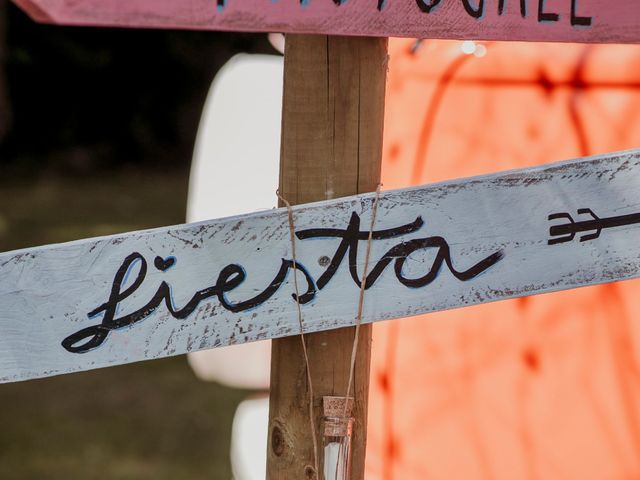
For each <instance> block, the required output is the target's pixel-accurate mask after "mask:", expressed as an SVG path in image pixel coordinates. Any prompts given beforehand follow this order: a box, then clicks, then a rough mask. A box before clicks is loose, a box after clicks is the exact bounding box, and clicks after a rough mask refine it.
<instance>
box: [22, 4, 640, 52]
mask: <svg viewBox="0 0 640 480" xmlns="http://www.w3.org/2000/svg"><path fill="white" fill-rule="evenodd" d="M14 1H15V3H17V4H18V5H20V6H21V7H22V8H23V9H24V10H26V11H27V12H28V13H29V14H30V15H31V16H32V17H33V18H34V19H36V20H38V21H42V22H47V23H55V24H65V25H95V26H122V27H148V28H185V29H201V30H232V31H264V32H267V31H269V32H286V33H318V34H335V35H363V36H391V37H413V38H453V39H472V40H529V41H554V42H590V43H640V2H639V0H348V1H347V0H14Z"/></svg>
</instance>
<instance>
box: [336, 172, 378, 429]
mask: <svg viewBox="0 0 640 480" xmlns="http://www.w3.org/2000/svg"><path fill="white" fill-rule="evenodd" d="M380 187H382V184H381V183H379V184H378V187H377V188H376V196H375V198H374V200H373V207H372V209H371V223H370V225H369V236H368V238H367V251H366V254H365V257H364V271H363V272H362V280H360V297H359V299H358V315H357V317H356V331H355V335H354V338H353V347H352V348H351V366H350V368H349V382H348V383H347V394H346V395H345V397H346V399H347V400H346V401H345V404H344V413H343V414H342V416H343V417H346V416H347V404H348V403H349V400H348V399H349V396H350V395H351V387H352V385H353V376H354V374H355V367H356V357H357V355H358V340H359V337H360V325H361V323H362V310H363V308H364V290H365V286H366V284H367V274H368V273H369V257H370V256H371V243H372V242H371V240H372V239H373V227H374V225H375V223H376V216H377V215H378V203H379V201H380Z"/></svg>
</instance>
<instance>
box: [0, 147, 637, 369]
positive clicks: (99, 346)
mask: <svg viewBox="0 0 640 480" xmlns="http://www.w3.org/2000/svg"><path fill="white" fill-rule="evenodd" d="M639 184H640V151H632V152H623V153H618V154H611V155H608V156H602V157H593V158H590V159H583V160H576V161H570V162H563V163H558V164H552V165H549V166H545V167H539V168H532V169H527V170H520V171H512V172H506V173H500V174H495V175H491V176H485V177H476V178H470V179H466V180H459V181H453V182H446V183H439V184H434V185H431V186H425V187H419V188H410V189H405V190H397V191H389V192H384V193H383V194H382V195H381V197H380V203H379V209H378V216H377V219H376V226H375V231H374V235H373V242H372V254H371V265H370V267H369V272H370V273H369V275H368V278H367V287H368V290H367V293H366V295H365V308H364V319H363V320H364V322H372V321H376V320H382V319H391V318H397V317H403V316H410V315H416V314H420V313H425V312H432V311H436V310H443V309H448V308H455V307H462V306H466V305H472V304H476V303H482V302H491V301H495V300H501V299H507V298H513V297H519V296H525V295H531V294H537V293H544V292H551V291H556V290H562V289H568V288H574V287H579V286H583V285H591V284H597V283H602V282H610V281H615V280H622V279H629V278H635V277H637V276H638V272H639V271H640V242H638V241H637V239H636V236H637V235H638V233H639V232H640V213H638V212H639V211H640V189H638V188H637V186H638V185H639ZM372 202H373V197H372V195H362V196H356V197H348V198H345V199H339V200H333V201H327V202H321V203H315V204H308V205H301V206H299V207H296V208H295V219H296V236H297V239H298V240H297V251H298V264H299V268H300V272H299V284H300V293H301V297H300V300H301V302H302V303H303V305H302V312H303V315H304V323H305V326H306V329H307V331H319V330H327V329H332V328H336V327H342V326H347V325H352V324H354V322H355V317H356V312H357V304H358V293H359V285H360V279H359V275H361V272H362V271H363V261H364V254H365V250H366V248H365V247H366V238H367V235H368V233H367V229H368V225H369V222H370V215H371V209H372ZM292 265H293V262H292V258H291V245H290V240H289V227H288V221H287V212H286V210H283V209H278V210H275V209H274V210H270V211H266V212H259V213H253V214H249V215H242V216H236V217H229V218H226V219H221V220H212V221H207V222H201V223H194V224H188V225H181V226H174V227H168V228H161V229H155V230H148V231H141V232H133V233H129V234H124V235H117V236H110V237H103V238H98V239H89V240H81V241H77V242H71V243H66V244H59V245H49V246H44V247H39V248H33V249H26V250H21V251H15V252H8V253H4V254H2V255H0V380H1V381H2V382H10V381H17V380H25V379H29V378H36V377H43V376H47V375H55V374H62V373H68V372H74V371H79V370H86V369H91V368H99V367H105V366H108V365H116V364H122V363H128V362H135V361H139V360H147V359H153V358H159V357H165V356H169V355H175V354H181V353H185V352H189V351H194V350H199V349H205V348H210V347H217V346H222V345H230V344H236V343H244V342H250V341H254V340H260V339H266V338H275V337H281V336H287V335H295V334H297V333H298V330H299V327H298V320H297V310H296V302H295V301H294V298H292V295H293V281H292V274H291V267H292Z"/></svg>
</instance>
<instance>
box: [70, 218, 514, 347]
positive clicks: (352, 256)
mask: <svg viewBox="0 0 640 480" xmlns="http://www.w3.org/2000/svg"><path fill="white" fill-rule="evenodd" d="M423 225H424V222H423V220H422V218H421V217H418V218H416V219H415V220H414V221H413V222H411V223H408V224H406V225H402V226H400V227H396V228H390V229H386V230H374V231H373V232H372V240H373V241H380V240H389V239H394V238H397V237H400V236H402V235H406V234H410V233H414V232H417V231H418V230H420V229H421V228H422V226H423ZM296 236H297V238H298V239H299V240H306V239H311V238H316V239H322V238H324V239H327V238H335V239H340V243H339V245H338V247H337V248H336V250H335V252H334V254H333V257H332V258H331V259H329V260H328V263H327V264H326V268H325V270H324V272H323V273H322V275H320V277H318V279H317V280H316V279H314V278H313V277H312V276H311V274H310V273H309V272H308V271H307V269H306V268H305V267H304V265H303V264H301V263H300V262H294V261H293V260H288V259H284V258H283V259H281V262H280V267H279V269H278V271H277V273H276V275H275V277H274V278H273V280H272V281H271V283H269V285H267V287H266V288H265V289H264V290H263V291H262V292H260V293H259V294H257V295H255V296H254V297H252V298H249V299H247V300H244V301H241V302H235V303H234V302H232V301H231V300H229V299H228V298H227V295H226V294H227V293H228V292H230V291H232V290H234V289H235V288H237V287H238V286H239V285H240V284H242V283H243V282H244V280H245V279H246V273H245V269H244V268H243V267H242V265H238V264H229V265H227V266H225V267H224V268H223V269H222V270H221V271H220V272H219V274H218V278H217V280H216V282H215V283H214V284H213V285H211V286H208V287H206V288H203V289H202V290H199V291H197V292H196V293H195V294H194V295H193V297H192V298H191V299H190V300H189V301H188V302H187V303H186V304H185V305H184V306H183V307H182V308H176V307H175V305H174V301H173V298H172V296H171V286H170V285H169V284H168V283H167V282H165V281H162V282H160V285H159V286H158V288H157V290H156V292H155V294H154V295H153V297H152V298H151V299H150V300H149V301H148V302H147V303H146V304H145V305H144V306H143V307H141V308H139V309H138V310H136V311H134V312H131V313H129V314H127V315H122V316H117V313H118V311H119V307H120V304H121V302H122V301H124V300H125V299H126V298H128V297H130V296H131V295H132V294H133V293H134V292H135V291H136V290H138V289H139V288H140V286H141V285H142V284H143V282H144V281H145V278H146V275H147V270H148V268H149V267H148V265H147V261H146V260H145V258H144V257H143V256H142V255H141V254H140V253H138V252H133V253H131V254H130V255H129V256H127V257H126V258H125V259H124V261H123V262H122V265H120V267H119V268H118V270H117V272H116V274H115V276H114V279H113V283H112V285H111V292H110V294H109V298H108V300H107V301H106V302H105V303H103V304H102V305H100V306H98V307H97V308H95V309H94V310H92V311H91V312H89V314H88V317H89V318H94V317H96V316H99V315H102V322H101V323H100V324H98V325H92V326H90V327H86V328H83V329H82V330H79V331H77V332H76V333H74V334H72V335H70V336H68V337H67V338H65V339H64V340H63V341H62V346H63V347H64V348H65V349H66V350H67V351H69V352H72V353H84V352H88V351H90V350H92V349H94V348H97V347H99V346H100V345H102V343H104V341H105V340H106V339H107V336H108V335H109V332H111V331H112V330H117V329H121V328H124V327H128V326H131V325H133V324H135V323H137V322H140V321H141V320H143V319H145V318H147V317H148V316H150V315H151V314H153V313H154V312H155V311H156V310H157V309H158V308H159V307H160V306H161V305H162V304H164V307H165V308H166V310H167V311H168V312H169V314H170V315H171V316H172V317H173V318H175V319H185V318H187V317H188V316H189V315H191V314H192V313H193V312H194V311H195V309H196V308H197V307H198V305H199V304H200V303H201V302H203V301H205V300H207V299H209V298H213V297H216V298H217V300H218V302H219V303H220V305H222V307H224V308H225V309H226V310H228V311H230V312H234V313H238V312H242V311H245V310H248V309H251V308H254V307H257V306H260V305H262V304H263V303H264V302H266V301H267V300H269V299H270V298H271V297H272V296H273V295H274V294H275V293H276V292H277V291H278V290H279V289H280V287H281V286H282V284H283V283H284V282H285V281H286V279H287V276H288V273H289V270H291V269H297V270H298V271H300V272H302V274H303V275H304V278H305V281H306V291H305V292H304V293H302V294H301V295H300V296H299V297H296V295H295V294H294V295H292V296H293V299H294V300H297V301H299V302H300V304H305V303H308V302H310V301H311V300H313V299H314V298H315V296H316V295H317V293H318V290H322V289H323V288H325V287H326V286H327V285H328V284H329V282H330V281H331V279H332V278H333V277H334V275H335V274H336V272H337V271H338V268H339V267H340V265H341V264H342V263H343V262H344V259H345V257H346V258H347V265H348V269H349V273H350V276H351V278H352V279H353V281H354V283H355V284H356V286H357V287H358V288H360V286H361V279H360V277H359V276H358V271H357V257H358V246H359V244H360V242H363V241H365V242H366V241H367V239H368V238H369V232H368V231H362V230H360V217H359V216H358V215H357V214H356V213H352V214H351V218H350V220H349V224H348V225H347V227H346V228H344V229H339V228H311V229H307V230H301V231H298V232H296ZM432 248H435V249H437V252H436V254H435V257H434V259H433V261H432V263H431V267H430V268H429V270H428V271H427V272H426V273H425V274H424V275H422V276H421V277H418V278H408V277H407V276H406V275H405V273H404V265H405V263H406V261H407V259H408V257H409V256H410V255H411V254H412V253H414V252H417V251H420V250H425V249H432ZM503 256H504V254H503V252H502V250H499V251H497V252H495V253H493V254H491V255H489V256H488V257H486V258H484V259H482V260H481V261H479V262H478V263H476V264H475V265H473V266H471V267H470V268H469V269H467V270H462V271H459V270H457V269H456V268H455V267H454V266H453V261H452V260H451V251H450V248H449V244H448V243H447V241H446V240H445V239H444V238H443V237H439V236H432V237H424V238H414V239H411V240H406V241H403V242H400V243H398V244H397V245H394V246H393V247H391V248H390V249H389V250H387V252H386V253H385V254H384V255H382V257H381V258H380V259H379V260H378V261H377V263H376V264H375V265H373V268H372V269H371V271H370V273H369V274H368V275H367V277H366V279H365V288H367V289H368V288H371V287H372V286H373V285H374V284H375V282H376V280H377V279H378V278H379V277H380V275H381V274H382V273H383V272H384V271H385V269H386V268H387V266H389V265H390V264H391V263H393V268H394V271H395V276H396V278H397V280H398V281H399V282H400V283H401V284H402V285H404V286H406V287H409V288H420V287H424V286H426V285H429V284H430V283H431V282H433V281H434V280H435V279H436V278H437V276H438V274H439V272H440V269H441V268H442V265H443V264H446V266H447V268H448V269H449V271H450V272H451V273H452V274H453V276H454V277H455V278H456V279H457V280H459V281H462V282H465V281H468V280H471V279H472V278H474V277H476V276H477V275H479V274H480V273H482V272H484V271H485V270H487V269H488V268H490V267H491V266H493V265H494V264H496V263H497V262H499V261H500V260H501V259H502V258H503ZM176 261H177V260H176V259H175V258H174V257H168V258H166V259H165V258H162V257H156V258H155V260H154V267H155V268H156V269H157V270H159V271H160V272H164V271H166V270H168V269H169V268H171V267H172V266H173V265H174V264H175V263H176ZM136 265H137V266H138V268H137V275H136V277H135V279H134V280H133V281H132V282H131V284H130V285H129V286H126V287H125V284H126V283H127V277H128V275H129V273H130V272H131V271H132V270H133V269H134V268H135V266H136Z"/></svg>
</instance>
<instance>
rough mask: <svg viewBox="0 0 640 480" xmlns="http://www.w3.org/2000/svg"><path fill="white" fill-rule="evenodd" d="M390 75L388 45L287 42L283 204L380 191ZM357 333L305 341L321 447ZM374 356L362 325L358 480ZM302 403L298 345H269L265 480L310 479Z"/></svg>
mask: <svg viewBox="0 0 640 480" xmlns="http://www.w3.org/2000/svg"><path fill="white" fill-rule="evenodd" d="M386 71H387V40H386V39H384V38H367V37H332V36H305V35H288V36H287V40H286V48H285V69H284V75H285V77H284V96H283V99H284V101H283V118H282V154H281V160H280V192H281V195H282V196H283V197H284V198H286V199H287V200H288V201H289V202H291V203H292V204H294V203H295V204H297V203H308V202H313V201H316V200H324V199H330V198H337V197H343V196H347V195H353V194H356V193H363V192H370V191H373V190H375V189H376V186H377V184H378V183H379V182H380V164H381V157H382V128H383V115H384V93H385V79H386ZM317 260H318V259H316V261H317ZM354 295H357V292H354ZM353 315H354V317H355V315H356V312H355V311H354V312H353ZM354 330H355V328H354V327H350V328H343V329H340V330H333V331H327V332H318V333H314V334H310V335H307V336H306V339H307V346H308V353H309V360H310V366H311V376H312V382H313V389H314V399H313V403H314V407H315V416H316V425H317V427H316V434H317V439H316V440H317V444H318V445H322V432H321V428H320V418H321V408H320V407H321V400H322V397H323V396H326V395H338V396H341V395H345V394H346V389H347V382H348V377H349V370H350V359H351V358H350V357H351V350H352V348H351V347H352V343H353V340H354ZM370 348H371V326H370V325H366V326H363V327H362V328H361V330H360V334H359V345H358V357H357V363H356V369H355V377H354V378H355V383H354V389H353V392H354V396H355V411H354V416H355V419H356V420H355V424H354V438H353V442H354V443H353V456H352V478H354V479H361V478H364V456H365V444H366V430H367V425H366V419H367V394H368V391H369V385H368V382H369V360H370ZM308 402H309V399H308V385H307V376H306V366H305V359H304V356H303V352H302V347H301V342H300V338H299V337H288V338H283V339H279V340H275V341H274V342H273V348H272V360H271V401H270V414H269V446H268V453H267V459H268V461H267V463H268V467H267V472H268V478H270V479H291V478H315V477H314V473H313V469H314V468H315V467H314V458H313V456H314V452H313V440H312V438H311V429H310V426H309V413H308ZM321 450H322V449H321V448H320V449H319V453H320V455H321ZM320 465H322V461H320Z"/></svg>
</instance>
